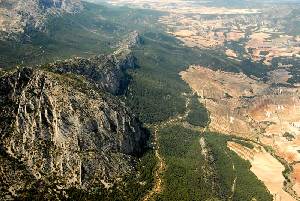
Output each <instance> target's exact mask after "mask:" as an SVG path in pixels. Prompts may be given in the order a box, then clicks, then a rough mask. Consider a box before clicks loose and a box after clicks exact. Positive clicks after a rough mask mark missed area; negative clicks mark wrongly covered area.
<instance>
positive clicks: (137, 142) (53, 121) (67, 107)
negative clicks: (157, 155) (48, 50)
mask: <svg viewBox="0 0 300 201" xmlns="http://www.w3.org/2000/svg"><path fill="white" fill-rule="evenodd" d="M127 50H128V51H129V49H127ZM118 55H123V56H122V57H119V56H118ZM124 55H125V57H124ZM132 65H134V57H133V56H132V55H131V54H125V53H124V52H123V51H118V53H114V54H112V55H108V56H105V55H102V56H98V57H96V58H92V59H83V58H77V59H70V60H66V61H63V62H56V63H54V64H51V65H49V66H47V68H35V69H32V68H23V69H19V70H17V71H16V72H13V73H6V75H4V76H2V77H1V78H0V105H1V107H0V139H1V143H0V151H1V152H0V161H1V164H0V178H1V180H2V181H3V182H2V183H1V186H0V197H2V198H5V197H6V198H12V197H13V198H17V197H18V196H19V195H20V194H21V192H24V191H25V192H26V190H28V189H32V188H33V186H34V185H37V182H42V184H41V185H42V186H43V185H45V184H44V183H47V182H48V183H51V184H54V187H53V189H56V190H57V191H60V190H63V189H69V188H71V187H74V188H80V189H89V188H90V187H92V186H96V185H99V184H106V182H109V181H112V182H113V181H115V180H116V178H119V177H122V176H123V175H125V174H128V173H130V172H131V171H133V170H134V169H135V163H136V160H137V158H138V156H139V155H141V154H142V153H143V152H144V149H145V145H146V142H147V138H148V136H147V134H146V132H145V130H144V129H143V127H142V125H141V123H140V122H139V120H138V119H137V118H136V117H135V116H134V115H133V114H132V113H131V112H130V111H129V109H127V108H126V106H125V104H124V103H123V102H121V101H120V100H119V99H118V98H116V97H115V96H113V95H112V93H118V91H119V88H120V87H122V83H123V79H126V76H125V75H124V69H126V68H128V67H131V66H132ZM38 184H39V183H38ZM39 185H40V184H39ZM41 188H42V187H41ZM47 193H49V192H47ZM55 193H56V192H52V194H55Z"/></svg>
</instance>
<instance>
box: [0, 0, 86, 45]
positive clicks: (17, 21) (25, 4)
mask: <svg viewBox="0 0 300 201" xmlns="http://www.w3.org/2000/svg"><path fill="white" fill-rule="evenodd" d="M82 8H83V6H82V4H81V2H80V0H25V1H19V0H1V1H0V40H8V39H9V40H12V39H15V40H16V39H19V38H20V37H21V36H26V35H27V34H28V32H29V31H31V30H39V31H42V30H44V29H45V22H46V21H47V18H48V17H49V16H55V15H61V14H64V13H78V12H80V11H81V10H82Z"/></svg>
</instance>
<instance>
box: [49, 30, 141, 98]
mask: <svg viewBox="0 0 300 201" xmlns="http://www.w3.org/2000/svg"><path fill="white" fill-rule="evenodd" d="M141 41H142V40H141V37H140V36H139V34H138V32H136V31H135V32H132V33H131V34H129V36H128V37H127V38H126V39H124V40H123V41H122V42H121V43H120V44H119V48H118V49H117V50H116V51H115V52H114V53H112V54H110V55H100V56H96V57H94V58H88V59H86V58H79V57H77V58H73V59H68V60H65V61H57V62H55V63H52V64H49V65H46V67H47V68H48V69H50V70H51V71H54V72H56V73H60V74H66V73H72V74H76V75H81V76H84V77H85V78H86V79H88V80H89V81H90V82H91V83H93V84H94V85H95V86H96V87H97V88H98V89H101V90H104V91H107V92H109V93H112V94H114V95H119V94H122V93H123V91H124V90H125V89H126V88H127V84H128V81H129V80H128V79H129V78H128V76H127V75H126V70H127V69H129V68H135V67H136V66H137V65H136V58H135V57H134V55H133V53H132V51H131V49H132V48H134V47H137V46H139V45H140V44H141Z"/></svg>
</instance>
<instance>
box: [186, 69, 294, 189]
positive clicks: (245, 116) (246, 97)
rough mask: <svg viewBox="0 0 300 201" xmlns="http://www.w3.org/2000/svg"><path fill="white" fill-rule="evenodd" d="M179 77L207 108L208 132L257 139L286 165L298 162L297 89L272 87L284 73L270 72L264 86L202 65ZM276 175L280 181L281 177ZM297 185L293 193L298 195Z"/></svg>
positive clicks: (256, 80) (253, 80) (241, 74)
mask: <svg viewBox="0 0 300 201" xmlns="http://www.w3.org/2000/svg"><path fill="white" fill-rule="evenodd" d="M180 75H181V77H182V79H183V80H185V81H186V82H187V83H188V84H189V86H190V87H191V88H192V89H193V90H194V91H195V92H196V93H197V94H198V95H199V96H200V97H201V98H200V101H201V102H202V103H203V104H204V105H205V107H206V108H207V109H208V111H209V114H210V118H211V122H210V125H209V129H210V130H212V131H216V132H220V133H225V134H232V135H236V136H241V137H244V138H248V139H252V140H257V141H259V142H261V143H263V144H264V145H266V146H270V147H272V149H273V150H274V151H275V154H276V155H277V156H279V157H281V158H283V159H284V160H285V161H286V162H287V163H288V164H290V165H292V164H294V163H297V162H300V153H299V150H300V99H299V96H300V94H299V88H298V87H291V88H289V87H282V86H281V87H275V86H273V81H274V80H276V83H278V82H281V83H285V82H286V79H287V77H288V75H286V72H284V71H280V72H272V73H271V74H270V78H269V81H268V82H266V83H264V82H262V81H260V80H258V79H257V78H255V77H251V78H250V77H247V76H246V75H244V74H243V73H229V72H223V71H214V70H211V69H208V68H205V67H202V66H191V67H190V68H189V69H187V70H186V71H184V72H181V73H180ZM280 75H286V76H280ZM277 77H281V79H276V78H277ZM272 80H273V81H272ZM291 111H292V112H291ZM264 157H266V155H265V154H262V155H257V161H260V160H263V159H264ZM265 159H266V160H269V159H270V158H268V157H267V158H265ZM258 168H259V167H258V166H257V167H256V169H258ZM261 168H264V167H261ZM274 168H278V167H277V166H274ZM262 170H263V169H262ZM278 172H280V174H279V175H277V176H278V177H279V178H280V177H281V176H282V174H281V171H278ZM292 182H293V181H292ZM297 185H298V184H296V187H294V190H295V191H296V193H297V194H298V195H299V194H300V191H299V188H297Z"/></svg>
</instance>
